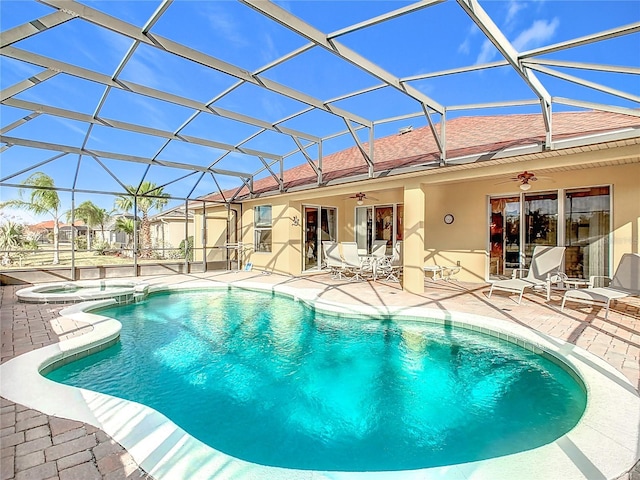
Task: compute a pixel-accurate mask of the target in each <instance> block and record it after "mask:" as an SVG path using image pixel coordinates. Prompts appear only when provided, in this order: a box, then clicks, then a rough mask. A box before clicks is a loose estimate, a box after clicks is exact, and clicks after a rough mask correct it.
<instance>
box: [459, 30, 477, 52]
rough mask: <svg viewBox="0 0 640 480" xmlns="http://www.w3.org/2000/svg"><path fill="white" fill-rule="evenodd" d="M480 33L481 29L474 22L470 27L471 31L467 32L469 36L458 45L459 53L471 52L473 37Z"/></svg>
mask: <svg viewBox="0 0 640 480" xmlns="http://www.w3.org/2000/svg"><path fill="white" fill-rule="evenodd" d="M478 33H480V29H479V28H478V27H477V25H476V24H475V23H472V25H471V26H470V27H469V31H468V32H467V36H466V37H465V39H464V42H462V43H461V44H460V45H458V53H462V54H465V55H468V54H469V53H471V38H472V37H473V36H474V35H477V34H478Z"/></svg>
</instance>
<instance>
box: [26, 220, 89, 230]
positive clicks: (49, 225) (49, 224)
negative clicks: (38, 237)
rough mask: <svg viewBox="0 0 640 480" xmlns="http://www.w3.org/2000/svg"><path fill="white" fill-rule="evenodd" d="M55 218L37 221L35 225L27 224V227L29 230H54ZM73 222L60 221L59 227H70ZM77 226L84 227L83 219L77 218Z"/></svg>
mask: <svg viewBox="0 0 640 480" xmlns="http://www.w3.org/2000/svg"><path fill="white" fill-rule="evenodd" d="M53 223H54V221H53V220H45V221H44V222H40V223H36V224H34V225H27V228H28V229H29V230H34V231H35V230H53ZM70 226H71V224H70V223H63V222H59V223H58V227H59V228H62V227H70ZM75 226H76V227H82V226H84V222H83V221H82V220H76V221H75Z"/></svg>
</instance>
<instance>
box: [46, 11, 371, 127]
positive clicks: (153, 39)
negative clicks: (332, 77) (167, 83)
mask: <svg viewBox="0 0 640 480" xmlns="http://www.w3.org/2000/svg"><path fill="white" fill-rule="evenodd" d="M40 2H41V3H44V4H45V5H49V6H50V7H52V8H57V9H58V10H61V11H64V12H68V13H69V15H75V16H77V17H78V18H82V19H83V20H86V21H87V22H90V23H93V24H95V25H98V26H100V27H103V28H106V29H109V30H111V31H113V32H116V33H118V34H120V35H123V36H125V37H128V38H130V39H132V40H138V41H140V43H143V44H145V45H148V46H151V47H154V48H157V49H159V50H162V51H165V52H167V53H171V54H173V55H176V56H178V57H182V58H184V59H186V60H189V61H192V62H195V63H199V64H200V65H203V66H205V67H208V68H211V69H213V70H217V71H219V72H222V73H225V74H227V75H230V76H232V77H235V78H237V79H239V80H244V81H246V82H248V83H251V84H253V85H256V86H258V87H264V88H266V89H267V90H270V91H272V92H274V93H278V94H280V95H283V96H285V97H288V98H291V99H293V100H296V101H298V102H301V103H304V104H307V105H310V106H313V107H316V108H318V109H320V110H324V111H326V112H329V113H333V114H335V115H338V116H340V117H343V118H348V119H350V120H352V121H354V122H357V123H362V124H365V125H368V124H370V123H371V122H370V120H368V119H365V118H363V117H361V116H359V115H355V114H353V113H350V112H347V111H346V110H343V109H341V108H337V107H329V106H327V105H325V104H324V103H323V102H322V101H320V100H318V99H316V98H314V97H312V96H311V95H307V94H305V93H302V92H299V91H297V90H294V89H293V88H290V87H287V86H286V85H283V84H281V83H278V82H275V81H273V80H269V79H268V78H265V77H260V76H259V75H253V74H251V73H250V72H248V71H246V70H244V69H242V68H240V67H237V66H236V65H232V64H230V63H228V62H225V61H223V60H220V59H218V58H215V57H213V56H211V55H207V54H205V53H203V52H200V51H198V50H194V49H192V48H189V47H187V46H185V45H182V44H180V43H177V42H174V41H173V40H169V39H168V38H165V37H162V36H160V35H156V34H152V33H150V32H148V33H145V32H141V31H140V30H139V29H138V28H137V27H136V26H135V25H132V24H130V23H127V22H124V21H122V20H120V19H118V18H115V17H111V16H109V15H106V14H105V13H103V12H101V11H100V10H96V9H94V8H91V7H89V6H87V5H84V4H81V3H78V2H76V1H75V0H40Z"/></svg>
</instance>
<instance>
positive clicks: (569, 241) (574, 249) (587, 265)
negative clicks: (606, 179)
mask: <svg viewBox="0 0 640 480" xmlns="http://www.w3.org/2000/svg"><path fill="white" fill-rule="evenodd" d="M564 212H565V214H564V215H565V216H564V218H565V230H566V243H565V245H566V246H567V250H566V253H565V272H566V274H567V275H569V276H570V277H576V278H589V276H591V275H604V276H606V275H609V231H610V229H611V212H610V197H609V187H593V188H582V189H576V190H567V191H566V193H565V208H564Z"/></svg>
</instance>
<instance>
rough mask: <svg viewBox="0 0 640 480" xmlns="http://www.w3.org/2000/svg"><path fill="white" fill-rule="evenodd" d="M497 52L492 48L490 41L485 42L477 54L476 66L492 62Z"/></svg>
mask: <svg viewBox="0 0 640 480" xmlns="http://www.w3.org/2000/svg"><path fill="white" fill-rule="evenodd" d="M497 52H498V51H497V50H496V48H495V47H494V46H493V43H491V41H490V40H485V41H484V42H483V43H482V47H481V48H480V53H479V54H478V58H476V64H482V63H487V62H490V61H491V60H493V58H494V57H495V56H496V53H497Z"/></svg>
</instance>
